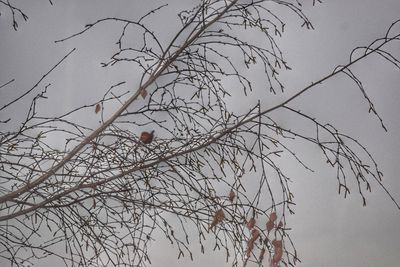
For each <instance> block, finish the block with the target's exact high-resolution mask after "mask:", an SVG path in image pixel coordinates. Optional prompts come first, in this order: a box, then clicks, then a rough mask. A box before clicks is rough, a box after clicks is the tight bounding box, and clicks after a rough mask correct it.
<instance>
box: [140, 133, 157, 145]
mask: <svg viewBox="0 0 400 267" xmlns="http://www.w3.org/2000/svg"><path fill="white" fill-rule="evenodd" d="M153 138H154V131H151V132H150V133H149V132H142V133H141V134H140V138H139V140H140V141H141V142H142V143H143V144H146V145H147V144H150V143H151V142H152V141H153Z"/></svg>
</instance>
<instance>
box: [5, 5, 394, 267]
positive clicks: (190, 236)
mask: <svg viewBox="0 0 400 267" xmlns="http://www.w3.org/2000/svg"><path fill="white" fill-rule="evenodd" d="M200 2H201V3H200V4H199V5H198V6H196V7H194V8H193V9H191V10H187V11H183V12H181V13H179V18H180V21H181V29H180V30H179V31H178V33H177V34H176V36H175V38H173V39H172V40H171V42H170V43H169V44H167V45H164V44H162V43H161V42H160V41H159V40H158V38H157V36H156V35H155V34H154V33H153V31H152V30H151V29H150V28H148V27H147V26H146V23H145V21H146V19H147V18H148V17H151V15H152V14H154V13H155V12H158V11H159V10H160V9H162V8H163V6H161V7H159V8H156V9H154V10H152V11H151V12H149V13H148V14H146V15H144V16H143V17H142V18H140V19H138V20H129V19H120V18H106V19H101V20H98V21H96V22H94V23H92V24H88V25H86V26H85V28H84V29H83V30H82V31H80V32H78V33H76V34H74V35H72V36H70V37H67V38H65V39H62V40H59V41H57V42H65V41H67V40H69V39H72V38H74V37H76V36H80V35H83V34H85V33H86V32H88V31H90V30H91V29H93V28H94V27H101V25H102V24H103V23H104V22H106V21H109V22H113V23H117V24H119V25H121V34H120V36H119V38H118V40H117V42H116V44H117V52H116V53H115V54H114V55H112V56H111V58H110V60H109V61H108V62H105V63H103V67H111V66H114V65H116V64H119V63H120V62H124V63H128V62H129V63H131V64H132V65H135V66H138V67H140V68H141V69H142V71H143V75H142V77H141V82H140V86H139V88H138V89H137V91H136V92H135V93H133V94H132V95H127V93H124V92H123V93H121V92H120V91H119V90H120V89H121V88H122V87H123V86H124V84H125V82H120V83H118V84H116V85H114V86H112V87H111V88H109V90H107V92H106V93H105V94H104V96H103V97H102V98H100V99H99V100H98V101H96V102H94V103H92V104H90V105H86V106H82V107H79V108H77V109H74V110H71V111H70V112H67V113H65V114H63V115H59V116H54V117H51V116H43V115H41V114H40V112H38V109H37V107H38V106H39V105H45V104H46V101H47V100H46V90H47V87H44V89H43V91H42V92H40V93H39V94H38V95H37V96H36V97H35V98H34V99H33V101H32V104H31V106H30V109H29V111H28V114H27V117H26V119H25V120H24V121H23V123H22V124H21V125H20V127H19V128H18V130H8V131H4V130H3V129H6V127H7V126H8V125H9V129H12V123H11V122H12V120H9V119H5V120H3V121H1V126H2V130H1V132H0V170H1V175H0V183H1V184H0V231H1V235H0V236H1V237H0V250H1V251H0V257H2V258H4V259H7V260H9V261H10V262H11V263H13V264H14V265H16V266H27V265H29V264H32V263H35V262H37V261H38V260H40V259H43V258H47V257H56V258H58V259H59V260H61V261H63V262H64V263H65V265H68V266H72V265H82V266H143V265H145V264H146V263H148V262H151V258H150V254H149V251H148V248H149V245H150V243H151V242H152V240H153V239H154V237H155V236H156V235H159V234H160V233H161V234H163V235H164V236H165V237H166V238H167V239H168V240H170V241H171V243H173V244H175V245H176V247H177V250H178V257H181V256H187V255H189V256H190V257H192V253H193V252H192V249H191V244H192V243H198V244H200V247H201V251H202V252H204V249H205V248H204V246H205V240H206V239H207V238H210V237H211V236H212V237H213V238H214V239H213V240H214V241H215V246H214V248H213V249H224V250H225V251H226V255H227V258H230V257H231V258H233V259H232V265H233V266H242V265H243V264H247V263H248V262H249V261H252V262H255V263H257V264H259V265H267V264H271V266H277V265H278V264H280V265H281V266H282V265H285V266H288V265H290V266H294V265H295V264H296V262H298V261H299V259H298V257H297V253H296V250H295V248H294V245H293V243H292V241H291V239H290V236H289V235H288V230H289V226H288V224H287V220H286V219H287V215H288V212H289V213H293V208H292V205H294V199H293V193H292V192H291V190H290V187H289V182H290V178H289V177H287V176H286V175H285V172H284V168H281V166H279V165H278V164H277V161H276V159H277V158H278V157H280V156H281V155H282V154H283V153H287V154H288V155H291V156H292V157H293V158H294V159H295V160H296V161H298V162H299V164H300V165H302V166H304V167H305V168H306V169H307V170H310V168H309V167H308V166H307V165H306V164H305V163H304V162H303V161H302V160H301V158H300V157H299V156H298V155H297V153H295V152H294V151H292V150H291V148H290V147H289V146H288V145H287V144H286V142H285V141H286V140H288V139H296V140H299V141H300V140H303V141H306V142H309V143H312V144H315V145H317V146H319V147H320V148H321V151H322V153H323V155H325V157H326V159H327V162H328V163H329V164H330V165H332V167H334V168H336V170H337V175H336V176H337V179H338V184H339V193H341V192H343V193H344V195H345V196H346V194H348V193H349V192H350V190H351V188H350V187H349V186H348V185H347V183H346V181H347V180H348V177H349V176H352V177H354V178H355V180H356V181H357V184H358V191H359V193H360V195H361V196H362V199H363V201H364V204H365V197H364V192H365V191H366V190H367V191H368V190H370V189H371V180H375V181H377V182H378V183H379V184H381V176H382V174H381V172H380V171H379V170H378V167H377V165H376V163H375V161H374V159H373V158H372V156H371V155H370V154H369V152H368V151H367V149H366V148H365V147H364V146H363V145H361V144H360V143H358V141H357V140H356V139H354V138H352V137H350V136H347V135H345V134H343V133H340V132H339V131H338V130H337V129H336V128H335V127H334V126H332V125H330V124H325V123H323V122H320V121H318V120H317V119H315V118H312V117H311V116H309V115H307V114H305V113H303V112H301V111H299V110H296V109H294V108H292V107H290V102H291V101H292V100H293V99H295V98H297V97H299V96H300V95H301V94H303V93H304V92H306V91H308V90H310V89H311V88H313V87H315V86H317V85H318V84H320V83H322V82H323V81H325V80H327V79H330V78H332V77H334V76H336V75H338V74H341V73H343V74H346V75H348V76H349V77H350V78H351V79H352V80H354V81H355V82H357V84H358V85H360V90H361V91H362V92H363V94H364V96H365V98H366V100H367V102H368V104H369V105H370V107H371V111H372V112H373V113H375V114H377V112H376V111H375V109H374V107H373V105H372V102H371V100H370V99H369V97H368V96H367V94H366V92H365V90H364V88H362V86H361V83H359V80H358V79H357V78H356V76H355V75H353V73H352V72H351V69H350V68H351V66H352V65H353V64H355V63H356V62H358V61H359V60H362V59H364V58H366V57H368V56H369V55H370V54H379V55H381V56H383V57H384V58H385V59H387V60H388V61H389V62H391V63H393V64H394V65H395V66H396V67H397V68H398V67H399V61H398V59H397V58H396V57H395V56H393V55H392V54H390V53H389V52H387V51H385V50H384V45H385V44H387V43H389V42H392V41H398V40H399V39H400V36H399V35H393V34H392V27H391V28H390V29H389V31H388V32H387V34H386V36H385V37H384V38H382V39H379V40H377V41H376V42H374V43H373V44H371V45H370V46H368V47H365V48H363V49H364V52H363V53H362V54H361V55H358V57H354V56H352V57H351V58H350V61H349V62H348V64H346V65H344V66H339V67H338V68H336V69H335V70H334V71H333V72H332V73H330V74H329V75H327V76H326V77H324V78H322V79H321V80H319V81H317V82H315V83H313V84H311V85H310V86H308V87H306V88H304V89H303V90H301V91H299V92H298V93H296V94H295V95H293V96H292V97H289V98H287V100H286V101H283V102H282V103H280V104H279V105H276V106H274V107H271V108H268V109H263V107H262V106H261V105H260V104H259V103H256V104H255V105H254V106H252V107H250V108H249V110H248V112H247V113H246V114H237V112H235V110H234V109H232V108H231V107H229V105H227V99H229V97H230V96H231V95H237V94H239V95H240V94H243V96H244V97H245V96H246V95H248V94H250V93H251V91H252V90H253V88H252V81H251V80H250V79H249V78H248V77H247V76H246V75H245V74H244V72H243V71H242V69H243V68H246V67H247V68H252V66H253V65H257V64H261V66H262V67H263V70H264V77H265V81H266V84H268V86H266V88H267V90H268V91H270V92H272V93H277V92H278V91H283V89H284V85H283V84H282V83H281V81H280V80H279V76H278V73H279V71H280V70H281V69H290V67H289V66H288V64H287V62H286V61H285V59H284V57H283V54H282V52H281V51H280V49H279V47H278V46H277V44H276V42H275V38H276V36H280V35H281V34H282V32H283V30H284V26H285V23H284V22H283V21H282V20H281V19H280V17H279V14H277V13H276V12H275V11H274V8H273V5H281V6H285V7H287V8H288V9H289V10H291V11H293V12H294V13H295V14H297V15H298V17H299V18H300V19H301V20H302V24H303V25H304V26H306V27H308V28H312V24H311V22H310V21H309V20H308V18H307V17H306V16H305V15H304V13H303V12H302V10H301V5H299V4H300V3H297V4H292V3H290V1H264V0H254V1H238V0H232V1H219V0H218V1H216V0H204V1H200ZM0 3H3V1H0ZM7 3H8V2H7ZM7 3H3V4H7ZM7 6H9V7H10V8H11V10H13V7H12V6H11V5H10V4H9V3H8V5H7ZM393 25H396V23H394V24H393ZM14 28H15V26H14ZM248 30H251V31H256V32H258V33H259V36H260V37H262V38H264V39H265V41H264V42H263V43H264V46H259V45H257V44H253V43H251V41H249V40H244V39H243V38H242V37H241V34H242V33H243V32H245V31H248ZM128 31H134V32H135V33H136V35H137V36H141V38H142V42H141V45H140V46H138V47H130V46H127V45H125V44H126V38H127V34H128ZM71 53H72V51H71ZM232 54H235V55H240V58H239V57H237V56H235V57H232V56H231V55H232ZM69 55H70V54H68V55H67V56H69ZM67 56H66V57H67ZM66 57H65V58H66ZM65 58H64V59H65ZM64 59H63V60H64ZM63 60H61V61H60V62H59V63H57V65H56V66H55V67H57V66H58V64H60V63H61V62H62V61H63ZM53 69H54V68H53ZM50 72H51V71H50ZM50 72H49V73H50ZM49 73H48V74H49ZM10 84H12V81H11V82H10V83H7V84H4V85H3V86H2V87H5V86H10ZM37 87H38V85H35V87H34V88H32V90H33V89H35V88H37ZM22 97H24V96H20V97H19V98H17V99H15V101H12V102H10V103H11V104H12V105H15V104H18V101H19V99H20V98H22ZM139 97H142V98H144V100H145V101H144V102H143V101H142V102H139V101H135V100H137V99H138V98H139ZM108 104H113V105H114V106H115V105H120V108H119V109H118V110H117V111H116V112H115V113H114V114H113V115H112V116H110V117H109V118H106V115H105V114H104V113H103V112H104V109H103V107H104V106H105V105H108ZM8 106H10V105H9V104H7V103H6V104H5V105H4V106H3V108H2V109H1V112H5V111H6V110H7V107H8ZM276 111H280V112H290V113H292V114H295V115H296V116H298V117H299V118H301V119H304V120H307V121H309V122H311V123H312V124H313V125H315V128H316V131H315V132H314V133H313V134H308V133H307V131H303V130H302V129H298V130H293V129H286V128H285V127H282V126H280V125H279V124H278V123H277V122H276V120H275V119H274V112H276ZM87 112H92V113H95V114H96V115H97V116H98V117H99V118H100V119H99V120H100V121H101V126H100V127H99V128H97V129H92V128H90V127H89V126H86V125H84V124H80V123H79V122H76V121H74V120H73V119H71V117H72V116H73V115H75V114H85V113H87ZM382 126H383V124H382ZM144 129H151V130H154V133H151V138H150V139H148V138H149V137H147V139H144V137H142V136H145V135H143V132H144ZM141 134H142V135H141ZM146 134H149V133H146ZM50 136H56V137H57V138H58V139H59V140H60V139H63V140H65V143H64V145H63V148H62V149H60V148H59V147H58V146H56V145H54V144H53V143H52V142H51V138H49V137H50ZM360 149H361V153H359V150H360ZM356 151H357V152H356ZM365 161H367V162H365ZM272 214H274V215H273V216H272ZM271 216H272V217H273V218H274V219H273V220H272V219H271ZM213 220H214V223H213ZM253 220H254V221H253ZM252 221H253V222H252ZM256 222H257V223H256ZM271 223H272V225H271ZM249 224H250V226H249ZM246 225H247V227H246ZM250 248H251V249H250ZM261 255H262V257H261ZM272 264H275V265H272Z"/></svg>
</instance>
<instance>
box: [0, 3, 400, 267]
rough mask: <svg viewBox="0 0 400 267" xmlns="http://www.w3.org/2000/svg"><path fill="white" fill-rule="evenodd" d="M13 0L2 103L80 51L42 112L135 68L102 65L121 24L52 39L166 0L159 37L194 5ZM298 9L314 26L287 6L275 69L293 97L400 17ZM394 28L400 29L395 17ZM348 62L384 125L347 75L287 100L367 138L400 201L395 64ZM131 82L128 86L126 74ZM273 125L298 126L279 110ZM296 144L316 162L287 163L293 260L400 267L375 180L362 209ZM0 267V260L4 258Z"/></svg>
mask: <svg viewBox="0 0 400 267" xmlns="http://www.w3.org/2000/svg"><path fill="white" fill-rule="evenodd" d="M15 2H16V5H17V6H18V5H20V7H21V8H23V9H24V11H25V12H26V13H27V14H28V16H29V20H28V22H26V23H25V22H22V21H19V24H20V25H19V30H18V31H17V32H15V31H13V30H12V28H11V25H10V17H9V14H8V11H7V10H3V7H1V8H2V9H0V12H1V13H2V16H1V17H0V84H3V83H5V82H7V81H9V80H11V79H13V78H15V79H16V81H15V83H13V85H12V86H10V87H7V89H5V88H3V89H0V104H3V103H4V102H6V101H4V99H9V98H10V97H11V96H13V95H15V94H17V92H23V91H24V90H26V89H27V88H30V87H31V86H32V85H33V84H34V83H36V82H37V80H38V79H40V77H41V76H42V75H43V74H44V73H45V72H47V71H48V69H49V67H51V66H53V64H54V63H56V62H57V61H58V60H59V59H60V58H61V57H62V56H63V55H65V54H66V53H67V52H68V51H69V50H70V49H72V48H73V47H76V48H77V49H78V50H77V52H76V53H74V54H73V56H72V57H71V58H69V59H68V60H67V61H66V63H65V64H63V66H62V67H61V68H59V69H57V70H56V71H55V72H54V73H52V75H51V76H50V77H49V78H47V79H46V80H45V81H44V82H43V84H48V83H51V84H52V86H51V89H50V93H49V97H50V99H52V100H51V101H52V105H51V106H47V107H46V109H48V112H57V111H58V110H60V109H65V110H67V109H68V108H69V107H71V105H73V106H79V104H85V103H88V102H89V103H92V101H93V95H95V94H96V93H99V92H100V94H103V92H104V91H105V90H106V89H107V88H109V86H110V85H112V84H115V83H116V82H118V81H121V80H127V79H130V75H131V74H130V73H129V71H126V70H124V71H123V72H119V71H118V69H117V70H115V69H114V70H105V69H102V68H100V62H103V61H106V60H107V59H108V57H109V55H110V51H112V50H111V49H112V47H113V45H114V43H115V38H116V36H118V34H119V31H118V32H117V33H115V32H114V30H116V29H119V28H118V27H114V26H112V24H111V23H109V24H107V26H106V25H102V26H99V27H97V28H95V29H94V30H93V31H91V32H89V33H88V34H87V35H83V36H80V37H78V38H76V39H74V40H71V41H67V42H64V43H61V44H54V42H53V41H54V40H57V39H60V38H63V37H66V36H68V35H69V34H72V33H74V32H77V31H78V30H80V29H82V27H83V26H84V25H85V24H87V23H90V22H93V21H95V20H97V19H100V18H104V17H126V18H132V19H135V18H138V17H140V16H141V14H143V13H144V12H147V11H148V10H150V8H151V7H154V6H157V5H160V4H162V3H171V6H170V7H168V8H166V9H165V10H164V11H162V12H160V13H159V15H157V16H155V17H153V19H152V20H150V21H149V24H150V25H151V26H152V27H153V29H155V30H156V33H157V34H162V37H161V39H164V40H169V39H170V38H172V36H173V35H174V32H175V31H176V28H174V23H172V22H174V21H175V20H176V17H175V16H174V14H175V13H177V9H176V8H177V7H178V8H181V9H183V8H185V7H188V8H189V7H191V6H192V4H193V3H197V1H194V0H190V1H186V0H181V1H178V0H174V1H150V0H146V1H145V0H142V1H140V0H137V1H120V0H115V1H105V0H102V1H98V0H97V1H94V0H91V1H77V0H74V1H61V0H53V2H54V6H50V5H49V4H48V2H47V1H45V0H40V1H28V0H25V1H15ZM308 2H309V3H311V2H312V1H311V0H310V1H308ZM178 10H179V9H178ZM305 12H306V14H308V15H309V17H310V18H311V20H312V22H313V24H314V27H315V30H312V31H307V30H305V29H304V28H301V27H300V25H299V21H298V19H297V18H296V17H295V16H293V15H290V14H288V15H287V21H288V23H287V24H288V27H287V29H286V31H285V35H284V36H283V37H282V38H281V39H280V40H279V44H280V47H281V49H282V50H283V52H284V53H285V55H286V58H287V59H288V62H289V64H290V65H291V67H292V69H293V70H292V71H290V72H285V73H282V77H283V80H284V81H285V82H286V88H287V91H286V93H287V94H284V95H278V96H276V97H275V98H274V100H272V101H279V100H280V99H284V98H285V96H288V95H292V94H293V93H294V92H296V91H297V90H299V89H301V88H303V87H304V86H305V85H308V84H310V82H312V81H315V80H317V79H319V78H320V77H322V76H323V75H326V74H328V73H330V72H331V71H332V70H333V68H334V67H335V66H336V65H338V64H345V63H347V61H348V56H349V54H350V52H351V50H352V48H354V47H356V46H359V45H368V44H369V43H370V42H371V41H373V40H374V39H375V38H378V37H380V36H382V35H383V34H384V33H385V31H386V29H387V28H388V27H389V25H390V24H391V22H393V21H395V20H396V19H400V1H399V0H382V1H375V0H351V1H348V0H347V1H346V0H335V1H324V3H322V4H318V5H317V6H316V7H311V6H310V5H309V4H308V5H306V7H305ZM169 21H172V22H171V23H170V22H169ZM396 32H400V27H399V26H397V30H396ZM254 38H256V37H254ZM391 51H392V52H393V54H395V55H397V56H400V44H397V46H393V47H392V50H391ZM355 70H356V71H357V73H359V75H360V78H361V79H362V80H363V82H364V85H365V87H366V90H367V93H368V94H369V95H370V97H371V99H372V100H373V102H374V104H375V107H376V109H377V111H378V112H379V113H380V115H381V116H382V117H383V120H384V122H385V124H386V126H387V128H388V130H389V131H388V132H387V133H386V132H384V131H383V129H382V128H380V124H379V121H378V120H377V119H376V117H374V116H373V115H371V114H368V105H367V103H366V102H365V101H364V100H363V98H362V95H361V93H360V92H359V90H358V89H357V88H356V87H355V86H354V85H353V84H352V83H351V82H350V81H349V80H348V79H345V78H343V76H341V77H340V78H335V79H332V80H331V81H329V82H327V83H326V84H323V85H322V86H320V87H316V88H314V89H313V90H312V91H311V92H309V93H307V94H305V95H304V96H302V97H301V98H300V99H298V100H296V102H294V104H293V106H294V107H296V108H301V109H302V110H303V111H305V112H306V113H309V114H312V115H314V116H318V117H319V118H320V119H321V120H322V121H326V122H332V123H333V124H334V125H335V126H337V128H338V129H340V130H342V131H344V132H345V133H348V134H349V135H351V136H353V137H356V138H357V139H358V140H359V141H360V142H361V143H362V144H365V145H366V146H367V148H368V149H369V151H370V152H371V153H372V155H373V156H374V157H375V159H376V161H377V163H378V164H379V166H380V169H381V170H382V171H383V174H384V184H385V185H386V186H387V188H388V189H389V191H390V192H391V194H392V195H393V196H394V197H395V199H396V200H397V201H400V179H399V173H400V164H399V158H400V146H399V142H398V140H399V136H400V124H399V117H398V114H400V105H399V103H400V88H399V87H400V75H399V73H400V72H399V71H398V70H397V71H396V70H394V68H393V67H392V66H390V65H389V64H388V63H386V62H384V61H383V60H381V59H379V58H378V57H376V56H375V57H374V58H372V59H369V60H366V61H363V62H360V63H359V64H357V66H355ZM130 80H131V79H130ZM136 82H137V81H136ZM131 83H132V84H133V85H134V81H131ZM10 88H11V89H10ZM21 103H22V106H18V107H15V108H10V109H9V110H8V111H7V112H9V114H18V113H21V110H22V111H24V106H23V105H24V103H25V102H21ZM27 103H28V102H26V103H25V104H27ZM234 104H235V105H238V106H239V108H243V107H247V106H248V104H247V103H243V101H242V102H241V103H234ZM240 105H243V107H240ZM6 115H7V114H5V115H4V114H1V117H0V119H4V118H5V117H6ZM3 116H4V117H3ZM281 123H282V124H284V125H291V124H296V122H293V121H285V119H284V118H283V119H282V121H281ZM299 148H300V149H301V151H302V152H303V155H304V159H305V161H306V162H307V163H308V164H309V165H310V166H312V167H313V169H314V170H315V171H316V172H315V173H313V174H311V173H307V172H305V171H303V170H302V169H301V168H298V166H291V165H290V166H288V167H287V170H286V171H287V172H288V174H289V175H291V176H292V177H295V179H294V183H293V185H292V191H293V192H294V193H295V197H296V199H295V200H296V203H297V205H296V209H295V211H296V214H295V215H294V216H291V217H290V219H289V223H290V225H291V226H292V227H293V231H292V233H291V235H292V238H293V239H294V241H295V244H296V248H297V250H298V253H299V256H300V259H301V260H302V263H301V264H299V265H298V266H300V267H319V266H325V267H334V266H363V267H375V266H385V267H397V266H400V253H399V252H400V211H399V210H397V209H396V206H395V205H394V204H393V203H392V202H391V201H390V199H389V198H388V197H387V196H386V195H385V193H384V192H383V190H382V189H380V188H379V187H378V186H377V185H376V184H374V187H373V191H372V193H371V194H367V207H362V202H361V199H360V197H359V196H358V195H357V194H356V192H354V193H353V194H351V195H350V197H348V198H347V199H343V197H342V196H339V195H338V194H337V182H336V178H335V172H334V170H333V169H330V168H329V167H328V166H326V165H324V162H323V160H322V156H321V154H320V153H319V151H318V150H317V149H315V148H312V147H310V146H305V147H303V146H301V145H299ZM153 249H154V253H153V254H152V255H151V256H152V257H153V258H152V259H153V265H152V266H208V267H216V266H229V264H226V263H224V260H225V257H224V254H223V253H216V252H210V251H208V253H207V254H206V255H195V261H194V262H190V261H189V260H187V259H184V260H179V261H177V260H176V256H177V253H176V250H174V248H170V247H169V246H168V243H167V242H165V241H164V240H162V239H161V240H160V241H157V242H155V243H154V247H153ZM50 265H51V263H50V262H49V266H50ZM0 266H6V265H4V264H3V263H1V262H0Z"/></svg>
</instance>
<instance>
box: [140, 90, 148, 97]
mask: <svg viewBox="0 0 400 267" xmlns="http://www.w3.org/2000/svg"><path fill="white" fill-rule="evenodd" d="M140 95H141V96H142V97H143V99H145V98H146V96H147V91H146V90H145V89H142V90H140Z"/></svg>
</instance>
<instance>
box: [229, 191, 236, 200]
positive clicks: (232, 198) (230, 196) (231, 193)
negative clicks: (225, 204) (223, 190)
mask: <svg viewBox="0 0 400 267" xmlns="http://www.w3.org/2000/svg"><path fill="white" fill-rule="evenodd" d="M235 197H236V194H235V192H234V191H233V190H231V191H230V192H229V195H228V199H229V201H230V202H233V200H234V199H235Z"/></svg>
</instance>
